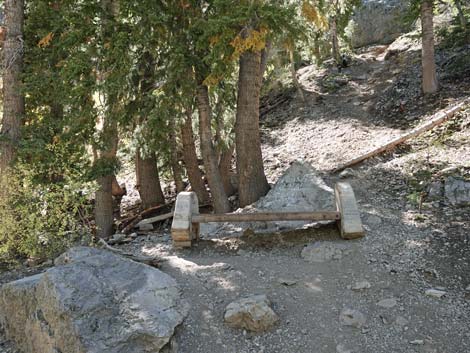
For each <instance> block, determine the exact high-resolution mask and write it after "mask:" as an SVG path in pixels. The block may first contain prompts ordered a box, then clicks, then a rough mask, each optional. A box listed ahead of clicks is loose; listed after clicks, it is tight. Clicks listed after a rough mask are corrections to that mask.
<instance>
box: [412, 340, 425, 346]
mask: <svg viewBox="0 0 470 353" xmlns="http://www.w3.org/2000/svg"><path fill="white" fill-rule="evenodd" d="M410 344H413V345H415V346H422V345H423V344H424V340H413V341H410Z"/></svg>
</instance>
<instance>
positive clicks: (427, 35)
mask: <svg viewBox="0 0 470 353" xmlns="http://www.w3.org/2000/svg"><path fill="white" fill-rule="evenodd" d="M432 11H433V3H432V0H422V3H421V27H422V41H423V45H422V54H421V63H422V67H423V82H422V83H423V92H424V93H434V92H436V91H437V90H438V89H439V85H438V81H437V74H436V61H435V57H434V32H433V30H434V28H433V12H432Z"/></svg>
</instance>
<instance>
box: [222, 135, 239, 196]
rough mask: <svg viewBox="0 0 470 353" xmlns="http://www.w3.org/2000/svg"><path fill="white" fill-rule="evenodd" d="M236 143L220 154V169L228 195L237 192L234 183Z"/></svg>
mask: <svg viewBox="0 0 470 353" xmlns="http://www.w3.org/2000/svg"><path fill="white" fill-rule="evenodd" d="M234 149H235V145H234V144H232V145H231V146H230V147H229V148H228V149H225V150H223V151H222V153H221V154H220V160H219V171H220V177H221V178H222V183H223V184H224V190H225V193H226V194H227V196H232V195H233V194H235V192H236V189H235V187H234V186H233V184H232V180H231V179H232V157H233V150H234Z"/></svg>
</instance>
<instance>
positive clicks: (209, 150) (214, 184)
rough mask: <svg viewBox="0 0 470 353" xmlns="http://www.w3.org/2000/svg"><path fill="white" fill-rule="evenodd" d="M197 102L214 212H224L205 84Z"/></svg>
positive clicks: (226, 207) (225, 202) (225, 201)
mask: <svg viewBox="0 0 470 353" xmlns="http://www.w3.org/2000/svg"><path fill="white" fill-rule="evenodd" d="M258 65H259V64H258ZM197 104H198V110H199V136H200V139H201V152H202V159H203V161H204V168H205V170H206V176H207V181H208V182H209V187H210V190H211V194H212V202H213V206H214V211H215V212H216V213H226V212H229V211H230V204H229V202H228V198H227V194H226V193H225V189H224V185H223V182H222V178H221V176H220V172H219V166H218V161H217V155H216V153H215V149H214V145H213V142H212V131H211V116H212V111H211V106H210V102H209V92H208V89H207V86H205V85H203V84H200V85H199V86H198V88H197Z"/></svg>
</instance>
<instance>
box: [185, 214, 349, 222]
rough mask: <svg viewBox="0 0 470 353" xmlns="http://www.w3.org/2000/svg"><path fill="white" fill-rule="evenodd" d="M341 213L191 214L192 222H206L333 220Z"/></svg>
mask: <svg viewBox="0 0 470 353" xmlns="http://www.w3.org/2000/svg"><path fill="white" fill-rule="evenodd" d="M340 218H341V215H340V213H339V212H335V211H331V212H329V211H325V212H257V213H223V214H200V215H193V217H192V222H193V223H208V222H260V221H265V222H269V221H328V220H331V221H335V220H339V219H340Z"/></svg>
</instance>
